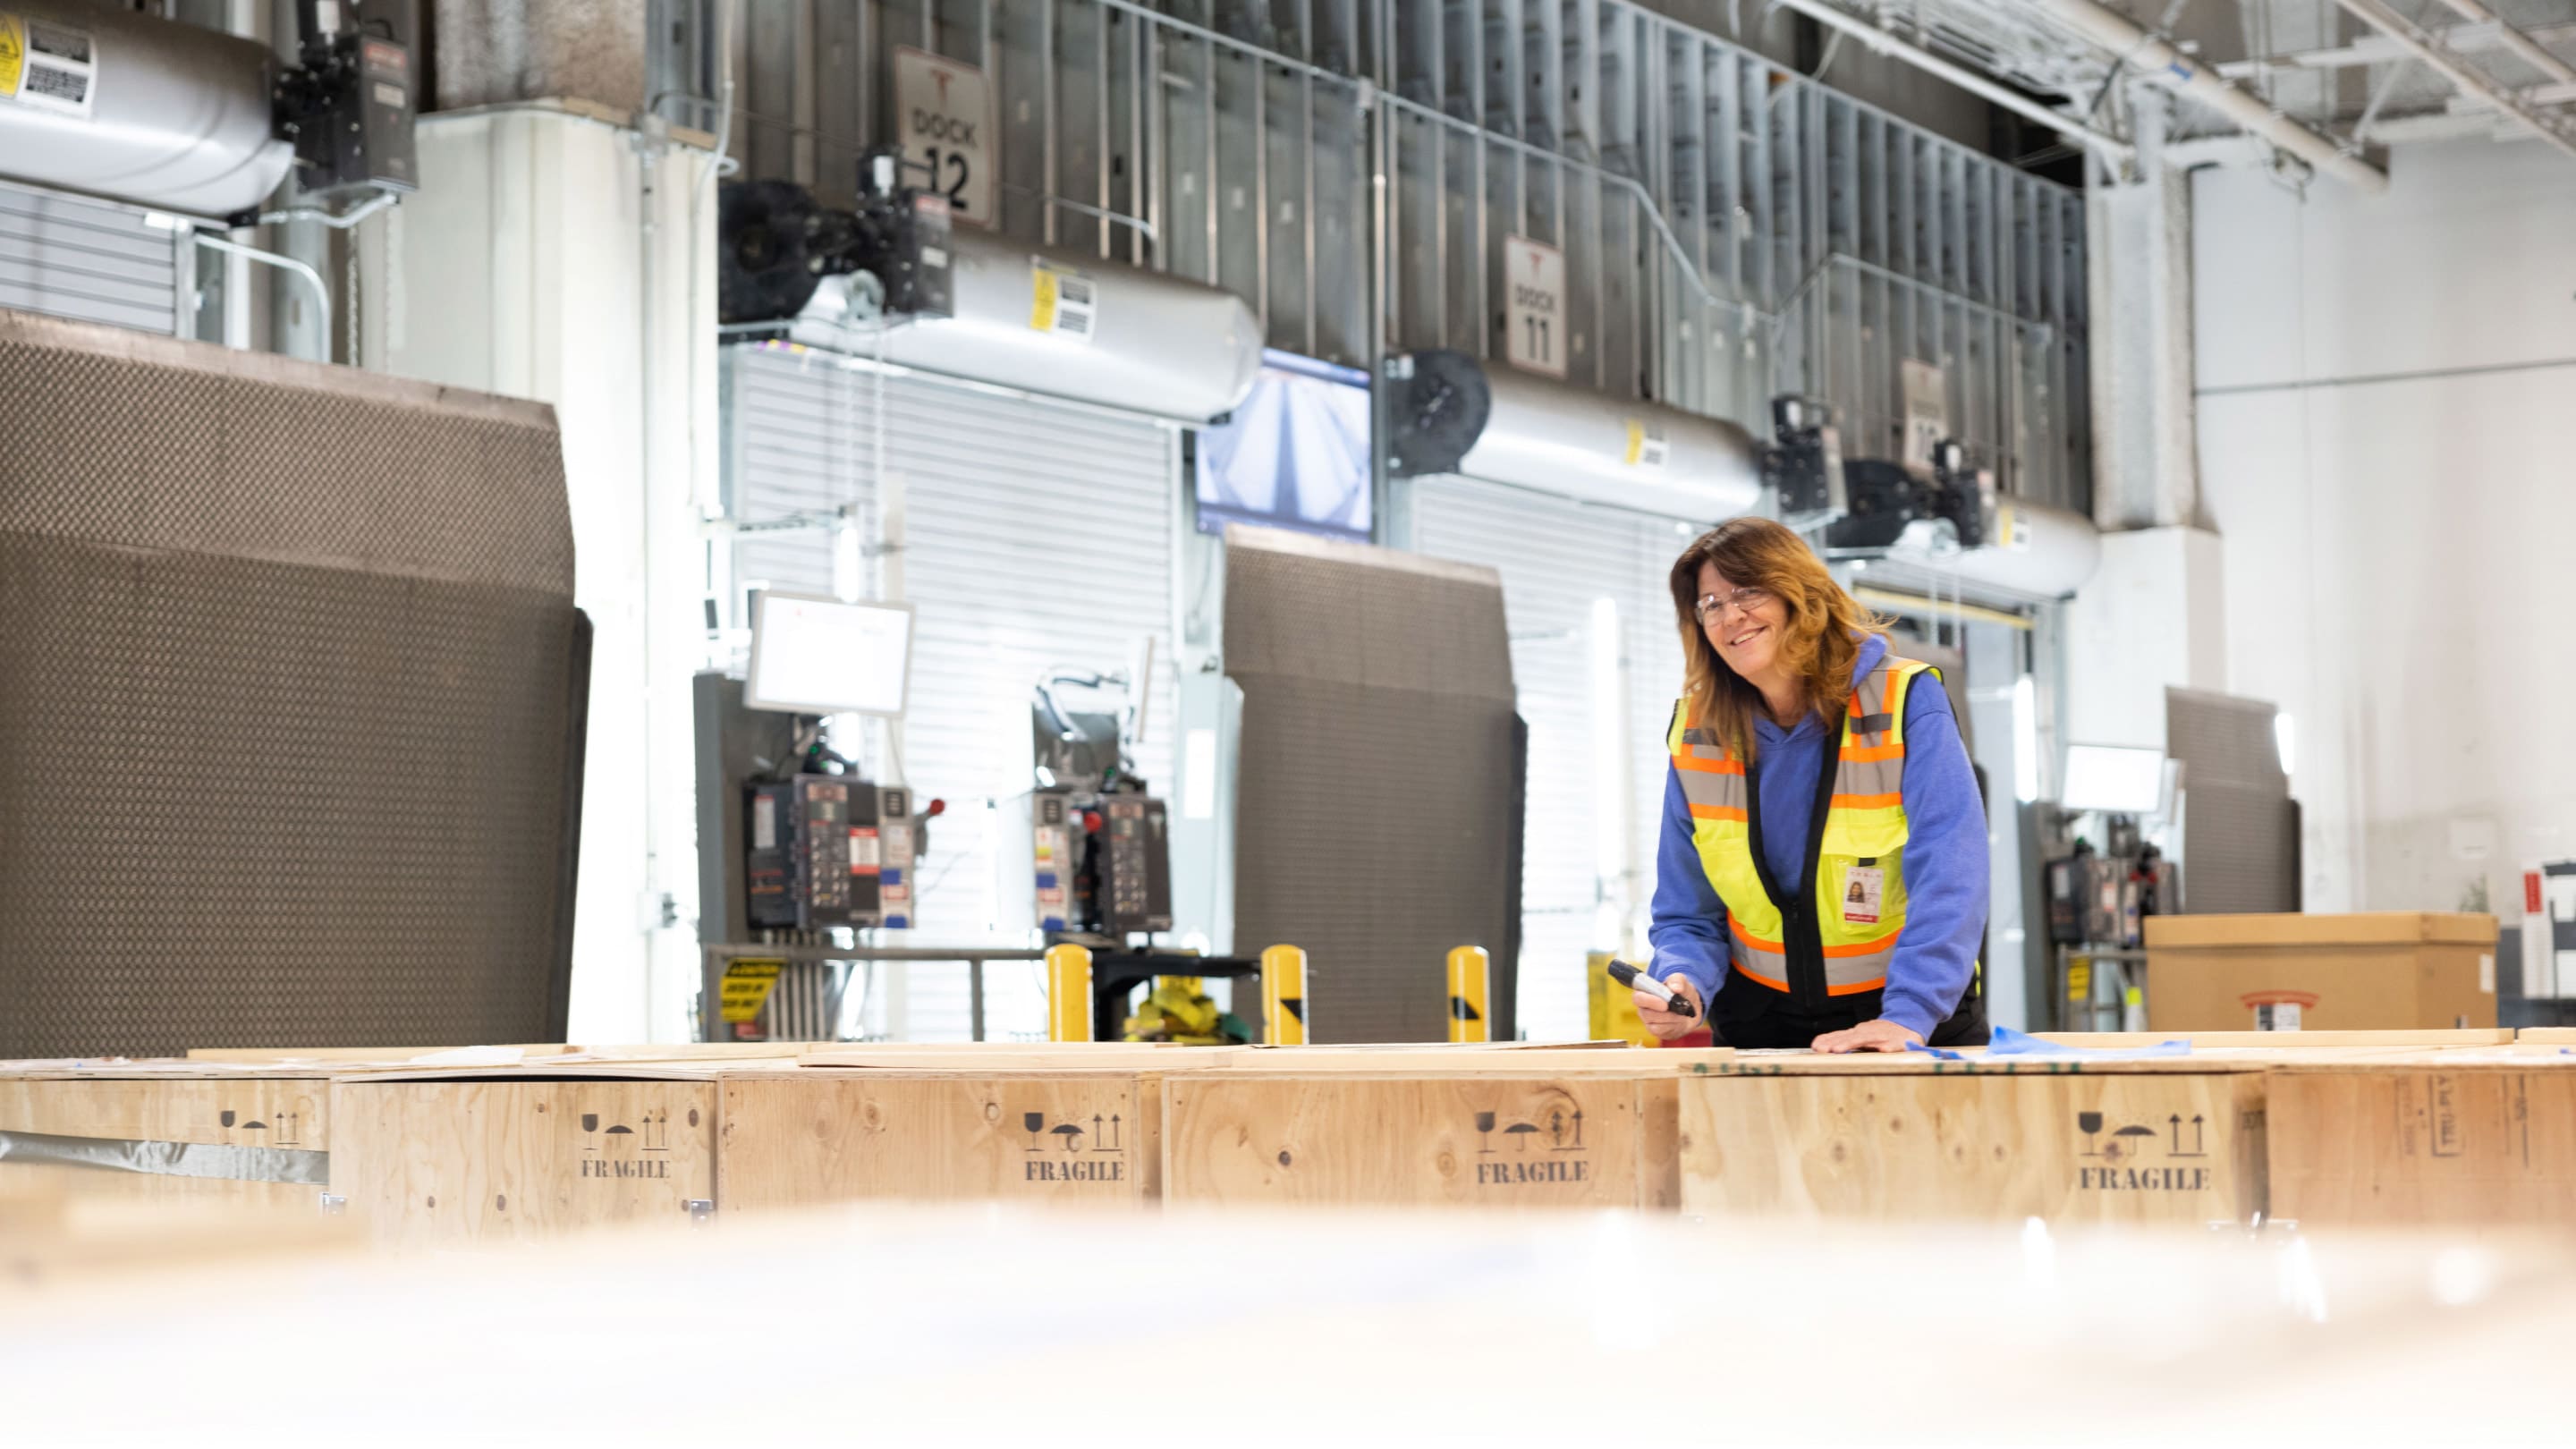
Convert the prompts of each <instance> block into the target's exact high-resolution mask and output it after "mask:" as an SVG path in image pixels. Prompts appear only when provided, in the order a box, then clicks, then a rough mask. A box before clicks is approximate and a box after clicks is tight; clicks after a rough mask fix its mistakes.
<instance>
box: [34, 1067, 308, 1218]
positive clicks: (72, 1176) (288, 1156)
mask: <svg viewBox="0 0 2576 1449" xmlns="http://www.w3.org/2000/svg"><path fill="white" fill-rule="evenodd" d="M329 1102H330V1093H329V1083H328V1081H327V1080H326V1079H325V1078H324V1076H323V1074H322V1073H321V1072H320V1071H318V1070H306V1071H301V1072H295V1071H286V1070H282V1069H281V1070H261V1069H243V1068H228V1067H223V1066H216V1065H211V1064H192V1063H134V1064H127V1065H122V1066H108V1067H82V1068H77V1069H73V1068H47V1067H31V1068H27V1069H22V1070H18V1071H10V1072H0V1133H11V1134H25V1135H27V1136H29V1137H31V1138H34V1139H37V1140H36V1141H34V1142H31V1143H29V1144H28V1145H29V1146H30V1147H33V1148H35V1149H36V1150H35V1151H33V1152H29V1153H14V1152H13V1153H10V1154H7V1155H0V1184H6V1185H9V1186H10V1187H12V1188H17V1189H29V1190H42V1191H47V1192H60V1193H63V1194H68V1195H72V1196H76V1197H82V1198H117V1199H124V1200H129V1201H139V1202H150V1203H165V1204H170V1205H173V1206H204V1207H209V1208H215V1209H221V1210H233V1209H258V1210H270V1211H281V1212H293V1213H302V1214H313V1213H316V1212H318V1211H319V1208H320V1202H321V1194H322V1187H321V1185H320V1182H319V1181H318V1179H319V1177H320V1174H321V1172H322V1170H323V1163H322V1155H323V1154H324V1153H327V1152H328V1151H329V1149H330V1108H329ZM93 1145H94V1146H96V1147H98V1148H100V1149H102V1150H105V1151H107V1152H111V1153H118V1154H120V1155H124V1156H128V1157H130V1158H131V1159H132V1160H135V1161H137V1162H139V1163H151V1164H154V1165H156V1166H158V1167H159V1168H161V1169H162V1170H153V1171H138V1170H126V1169H124V1168H117V1167H100V1166H88V1165H75V1164H69V1163H64V1162H60V1161H54V1160H49V1159H50V1158H51V1157H52V1156H53V1153H54V1152H55V1151H57V1150H72V1151H78V1150H83V1149H84V1148H87V1147H90V1146H93ZM186 1148H212V1149H220V1150H219V1151H216V1152H213V1153H190V1152H186V1151H184V1149H186ZM171 1159H175V1160H171Z"/></svg>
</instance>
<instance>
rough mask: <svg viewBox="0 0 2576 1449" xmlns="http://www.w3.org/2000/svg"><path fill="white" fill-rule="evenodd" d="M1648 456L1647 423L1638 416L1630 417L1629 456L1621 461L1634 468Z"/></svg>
mask: <svg viewBox="0 0 2576 1449" xmlns="http://www.w3.org/2000/svg"><path fill="white" fill-rule="evenodd" d="M1645 456H1646V425H1645V423H1644V422H1643V421H1642V420H1640V419H1637V418H1630V419H1628V456H1627V457H1625V458H1622V459H1621V460H1620V461H1621V462H1623V463H1626V464H1627V465H1628V466H1629V467H1631V468H1634V467H1636V466H1637V464H1638V463H1639V462H1641V461H1643V460H1644V458H1645Z"/></svg>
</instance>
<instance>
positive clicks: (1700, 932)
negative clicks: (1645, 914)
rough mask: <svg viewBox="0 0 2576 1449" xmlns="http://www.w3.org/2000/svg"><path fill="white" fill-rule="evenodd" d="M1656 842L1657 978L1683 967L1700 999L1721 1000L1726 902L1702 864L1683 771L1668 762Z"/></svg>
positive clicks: (1653, 933)
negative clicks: (1694, 840)
mask: <svg viewBox="0 0 2576 1449" xmlns="http://www.w3.org/2000/svg"><path fill="white" fill-rule="evenodd" d="M1657 841H1658V843H1657V845H1656V847H1655V900H1654V913H1653V914H1654V919H1653V921H1652V922H1651V923H1650V924H1649V925H1648V927H1647V929H1646V939H1647V940H1648V941H1650V942H1652V943H1653V944H1654V948H1655V960H1654V969H1655V979H1656V980H1658V981H1661V980H1663V979H1664V978H1666V977H1668V976H1670V975H1672V974H1673V973H1674V972H1676V971H1678V972H1680V973H1681V974H1683V975H1684V976H1687V977H1689V978H1690V982H1691V985H1693V986H1696V987H1698V988H1699V999H1700V1004H1701V1005H1702V1006H1703V1007H1705V1006H1706V1005H1707V1004H1708V1003H1709V1002H1711V1001H1714V1000H1716V999H1717V984H1718V981H1719V980H1720V979H1721V978H1722V977H1724V976H1725V975H1726V963H1727V944H1726V904H1725V903H1724V902H1723V901H1720V900H1719V899H1718V898H1717V890H1716V888H1715V887H1713V886H1711V885H1710V884H1709V883H1708V872H1707V871H1705V870H1703V869H1701V868H1700V863H1699V849H1698V847H1696V846H1694V845H1693V844H1692V843H1691V817H1690V803H1689V802H1688V801H1687V800H1686V799H1685V798H1684V797H1683V795H1682V779H1681V773H1680V772H1679V771H1677V770H1675V769H1674V768H1673V767H1672V766H1671V765H1670V764H1666V765H1665V766H1664V826H1663V830H1662V831H1661V833H1660V834H1659V835H1658V837H1657Z"/></svg>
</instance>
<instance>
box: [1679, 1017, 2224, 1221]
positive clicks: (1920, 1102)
mask: <svg viewBox="0 0 2576 1449" xmlns="http://www.w3.org/2000/svg"><path fill="white" fill-rule="evenodd" d="M1680 1090H1681V1100H1680V1116H1681V1134H1680V1146H1679V1157H1680V1179H1681V1205H1682V1208H1683V1210H1684V1211H1686V1212H1692V1213H1710V1214H1714V1213H1758V1214H1788V1215H1791V1216H1798V1217H1858V1218H1982V1219H2004V1220H2012V1219H2019V1218H2027V1217H2038V1218H2044V1219H2047V1220H2049V1221H2052V1222H2060V1221H2062V1222H2078V1223H2081V1222H2140V1223H2147V1222H2163V1223H2209V1222H2221V1221H2246V1220H2250V1219H2251V1217H2252V1215H2253V1214H2254V1213H2255V1212H2256V1211H2258V1210H2261V1209H2262V1208H2263V1206H2264V1203H2265V1182H2264V1173H2265V1155H2264V1135H2265V1131H2266V1119H2265V1106H2264V1078H2263V1074H2262V1071H2261V1068H2260V1064H2259V1063H2256V1062H2252V1061H2239V1062H2221V1061H2197V1060H2192V1059H2188V1058H2169V1059H2164V1060H2150V1061H2128V1062H2087V1063H2067V1062H2046V1063H2030V1064H2019V1063H2010V1062H1987V1061H1969V1062H1931V1061H1923V1060H1920V1059H1917V1058H1889V1057H1880V1058H1876V1059H1855V1058H1817V1057H1794V1058H1784V1059H1764V1058H1761V1057H1758V1056H1757V1057H1746V1058H1742V1059H1739V1060H1738V1061H1735V1062H1722V1063H1717V1064H1713V1065H1712V1066H1710V1067H1709V1069H1708V1071H1707V1074H1706V1075H1698V1074H1694V1075H1692V1076H1689V1077H1686V1078H1684V1079H1683V1080H1682V1082H1681V1084H1680Z"/></svg>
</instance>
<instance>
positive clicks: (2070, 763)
mask: <svg viewBox="0 0 2576 1449" xmlns="http://www.w3.org/2000/svg"><path fill="white" fill-rule="evenodd" d="M2164 786H2165V752H2164V751H2162V750H2150V749H2140V748H2136V747H2133V746H2127V745H2068V746H2067V747H2066V788H2065V790H2064V791H2063V792H2062V794H2063V795H2064V798H2063V799H2061V800H2060V801H2059V802H2058V803H2059V804H2061V805H2063V806H2065V807H2066V808H2067V809H2069V810H2105V811H2109V812H2110V813H2112V814H2114V815H2155V814H2159V813H2161V812H2162V810H2163V808H2164Z"/></svg>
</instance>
